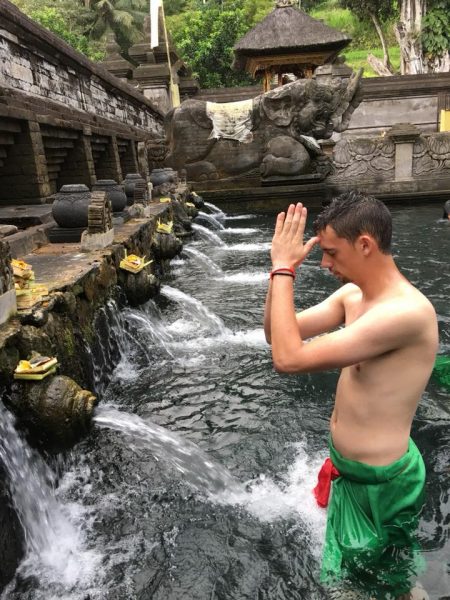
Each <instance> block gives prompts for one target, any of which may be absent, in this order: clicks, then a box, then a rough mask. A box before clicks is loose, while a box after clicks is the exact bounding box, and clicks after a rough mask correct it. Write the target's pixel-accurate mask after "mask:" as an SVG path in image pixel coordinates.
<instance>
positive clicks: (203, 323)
mask: <svg viewBox="0 0 450 600" xmlns="http://www.w3.org/2000/svg"><path fill="white" fill-rule="evenodd" d="M161 293H162V294H163V295H164V296H166V298H170V299H171V300H174V301H175V302H177V303H178V304H179V305H180V306H181V308H182V309H183V310H186V311H188V312H189V316H190V317H191V318H192V317H194V318H195V319H197V320H198V321H199V325H200V327H201V328H203V329H206V330H207V331H211V330H213V331H216V332H217V333H220V334H226V333H229V331H228V329H227V328H226V327H225V325H224V323H223V321H222V319H220V318H219V317H218V316H217V315H215V314H214V313H212V312H211V311H210V310H208V309H207V308H206V306H205V305H204V304H203V303H202V302H200V300H196V299H195V298H193V297H192V296H189V295H188V294H185V293H184V292H182V291H181V290H177V289H176V288H173V287H171V286H170V285H164V286H162V288H161Z"/></svg>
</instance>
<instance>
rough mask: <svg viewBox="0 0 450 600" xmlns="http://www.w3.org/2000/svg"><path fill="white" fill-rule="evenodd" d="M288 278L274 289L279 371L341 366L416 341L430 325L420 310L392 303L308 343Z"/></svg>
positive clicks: (274, 338)
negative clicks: (300, 324) (299, 324)
mask: <svg viewBox="0 0 450 600" xmlns="http://www.w3.org/2000/svg"><path fill="white" fill-rule="evenodd" d="M287 279H288V278H279V281H277V283H276V284H275V285H274V287H273V291H272V293H273V304H272V357H273V363H274V367H275V369H276V370H277V371H279V372H281V373H307V372H314V371H325V370H328V369H336V368H340V369H342V368H344V367H348V366H350V365H354V364H357V363H359V362H363V361H366V360H369V359H371V358H375V357H377V356H381V355H383V354H385V353H387V352H390V351H392V350H395V349H398V348H402V347H405V346H407V345H408V344H410V343H414V342H417V337H418V335H420V331H421V330H422V329H423V328H424V327H425V325H426V321H425V320H424V315H423V313H420V311H417V310H414V308H411V309H409V310H405V307H404V306H401V305H398V306H397V305H395V303H392V304H391V305H390V306H381V307H380V306H378V307H375V308H372V309H371V310H369V311H367V312H366V313H365V314H363V315H362V316H361V317H359V318H358V319H356V320H355V321H354V322H353V323H351V324H350V325H349V326H348V327H345V328H343V329H339V330H338V331H334V332H332V333H329V334H327V335H324V336H321V337H318V338H315V339H314V340H311V341H310V342H304V341H303V339H302V337H301V335H300V331H299V329H298V327H297V324H296V319H295V313H294V311H293V285H292V282H291V281H286V280H287ZM289 286H290V288H291V289H289ZM422 321H423V322H422Z"/></svg>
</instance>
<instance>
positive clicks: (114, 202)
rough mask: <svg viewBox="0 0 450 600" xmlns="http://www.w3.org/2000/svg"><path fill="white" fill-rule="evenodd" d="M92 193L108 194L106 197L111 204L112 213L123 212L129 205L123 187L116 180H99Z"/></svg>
mask: <svg viewBox="0 0 450 600" xmlns="http://www.w3.org/2000/svg"><path fill="white" fill-rule="evenodd" d="M92 191H93V192H95V191H100V192H106V197H107V198H108V199H109V201H110V202H111V208H112V211H113V212H114V213H115V212H122V211H123V209H124V208H125V206H126V205H127V196H126V194H125V192H124V191H123V188H122V186H121V185H119V184H118V183H117V181H114V179H99V180H98V181H96V182H95V183H94V185H93V186H92Z"/></svg>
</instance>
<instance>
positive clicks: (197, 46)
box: [170, 0, 253, 88]
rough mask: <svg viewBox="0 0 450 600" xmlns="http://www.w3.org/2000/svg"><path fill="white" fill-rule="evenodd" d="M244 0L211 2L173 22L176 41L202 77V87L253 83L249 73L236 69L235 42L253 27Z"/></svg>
mask: <svg viewBox="0 0 450 600" xmlns="http://www.w3.org/2000/svg"><path fill="white" fill-rule="evenodd" d="M243 5H244V2H243V0H236V1H233V2H224V5H223V7H221V6H219V5H217V4H215V3H210V4H206V5H205V6H204V7H203V8H202V9H201V10H195V11H190V12H186V13H184V14H183V18H182V19H177V20H176V21H175V20H173V21H171V22H170V23H171V25H173V24H174V23H175V24H176V27H173V26H172V27H170V29H171V33H172V37H173V41H174V42H175V45H176V47H177V49H178V51H179V52H180V54H181V56H182V57H183V58H184V59H185V60H186V62H187V63H188V64H189V66H190V67H191V68H192V70H193V72H194V75H195V76H197V77H198V80H199V83H200V85H201V86H202V87H205V88H211V87H219V86H235V85H243V84H250V83H253V80H252V79H250V77H249V76H248V75H247V74H246V73H240V72H238V71H234V70H233V69H232V68H231V65H232V62H233V58H234V55H233V45H234V44H235V42H236V41H237V40H238V39H239V38H241V37H242V36H243V35H244V34H245V33H246V32H247V30H248V29H249V27H251V23H249V20H248V13H247V12H246V10H245V9H244V6H243Z"/></svg>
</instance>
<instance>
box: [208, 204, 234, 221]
mask: <svg viewBox="0 0 450 600" xmlns="http://www.w3.org/2000/svg"><path fill="white" fill-rule="evenodd" d="M205 206H206V207H207V208H209V210H210V211H211V212H212V213H213V214H214V216H215V218H216V219H227V218H228V215H227V214H226V213H225V212H223V210H221V209H220V208H219V207H218V206H216V205H215V204H213V203H212V202H205Z"/></svg>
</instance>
